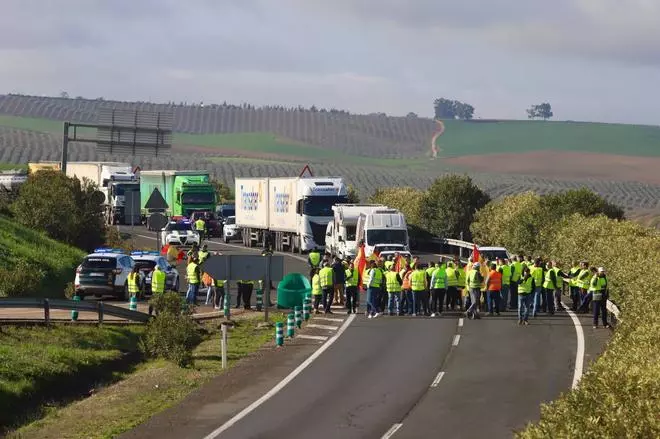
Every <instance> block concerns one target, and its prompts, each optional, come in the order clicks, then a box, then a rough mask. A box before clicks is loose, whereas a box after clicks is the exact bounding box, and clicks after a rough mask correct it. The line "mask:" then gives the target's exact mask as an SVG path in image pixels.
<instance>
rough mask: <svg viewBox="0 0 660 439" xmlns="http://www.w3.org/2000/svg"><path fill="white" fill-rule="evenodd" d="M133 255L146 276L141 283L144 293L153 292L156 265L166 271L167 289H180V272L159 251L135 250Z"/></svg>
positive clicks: (136, 263) (141, 271) (139, 268)
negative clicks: (152, 278)
mask: <svg viewBox="0 0 660 439" xmlns="http://www.w3.org/2000/svg"><path fill="white" fill-rule="evenodd" d="M131 257H132V258H133V260H134V261H135V265H137V266H138V270H140V273H142V274H143V275H144V276H143V277H142V280H143V282H142V284H141V285H140V288H141V291H142V293H143V294H151V274H152V273H153V271H154V269H155V267H156V265H158V267H160V269H161V271H163V272H164V273H165V290H173V291H177V292H178V291H179V272H178V271H177V269H176V268H174V267H173V266H171V265H170V264H169V263H168V262H167V259H166V258H165V257H164V256H163V255H161V254H160V253H159V252H157V251H134V252H131Z"/></svg>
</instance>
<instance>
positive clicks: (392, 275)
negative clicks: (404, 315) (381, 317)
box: [385, 264, 403, 316]
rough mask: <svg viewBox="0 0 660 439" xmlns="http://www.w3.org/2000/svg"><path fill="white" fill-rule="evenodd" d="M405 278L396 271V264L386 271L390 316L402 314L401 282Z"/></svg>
mask: <svg viewBox="0 0 660 439" xmlns="http://www.w3.org/2000/svg"><path fill="white" fill-rule="evenodd" d="M402 283H403V280H402V279H401V276H400V275H399V273H398V272H397V271H396V267H395V266H394V264H392V265H391V266H390V270H389V271H387V272H386V273H385V289H386V290H387V297H388V300H387V310H388V311H389V313H390V316H393V315H395V313H396V315H399V314H401V307H400V305H401V284H402Z"/></svg>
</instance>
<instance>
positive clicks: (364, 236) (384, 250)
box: [356, 208, 410, 257]
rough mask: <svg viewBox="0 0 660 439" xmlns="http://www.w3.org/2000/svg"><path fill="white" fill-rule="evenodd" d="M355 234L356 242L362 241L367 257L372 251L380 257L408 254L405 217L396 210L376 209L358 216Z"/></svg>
mask: <svg viewBox="0 0 660 439" xmlns="http://www.w3.org/2000/svg"><path fill="white" fill-rule="evenodd" d="M356 234H357V236H356V239H357V242H360V241H364V253H365V255H366V256H367V257H369V256H371V255H372V254H373V253H374V251H375V252H376V253H378V254H382V255H387V254H393V253H397V252H399V253H409V252H410V241H409V239H408V226H407V224H406V217H405V216H404V215H403V213H401V212H400V211H398V210H397V209H390V208H385V209H376V210H374V211H373V212H368V213H362V214H360V217H359V218H358V221H357V232H356Z"/></svg>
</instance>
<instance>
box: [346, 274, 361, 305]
mask: <svg viewBox="0 0 660 439" xmlns="http://www.w3.org/2000/svg"><path fill="white" fill-rule="evenodd" d="M344 274H345V278H346V307H347V308H348V314H356V313H357V309H358V307H359V306H360V302H359V299H358V278H359V276H360V274H359V273H358V269H357V267H356V266H355V264H354V263H353V262H349V264H348V268H346V271H345V272H344Z"/></svg>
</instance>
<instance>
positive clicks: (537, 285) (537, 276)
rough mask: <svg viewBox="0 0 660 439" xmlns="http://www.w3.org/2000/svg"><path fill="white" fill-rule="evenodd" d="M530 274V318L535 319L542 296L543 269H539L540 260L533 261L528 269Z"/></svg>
mask: <svg viewBox="0 0 660 439" xmlns="http://www.w3.org/2000/svg"><path fill="white" fill-rule="evenodd" d="M530 274H531V275H532V277H533V278H534V297H533V300H534V303H533V308H532V317H536V315H537V314H538V313H539V311H540V308H541V295H542V294H543V268H541V258H537V259H536V260H535V261H534V265H532V267H531V268H530Z"/></svg>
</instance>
